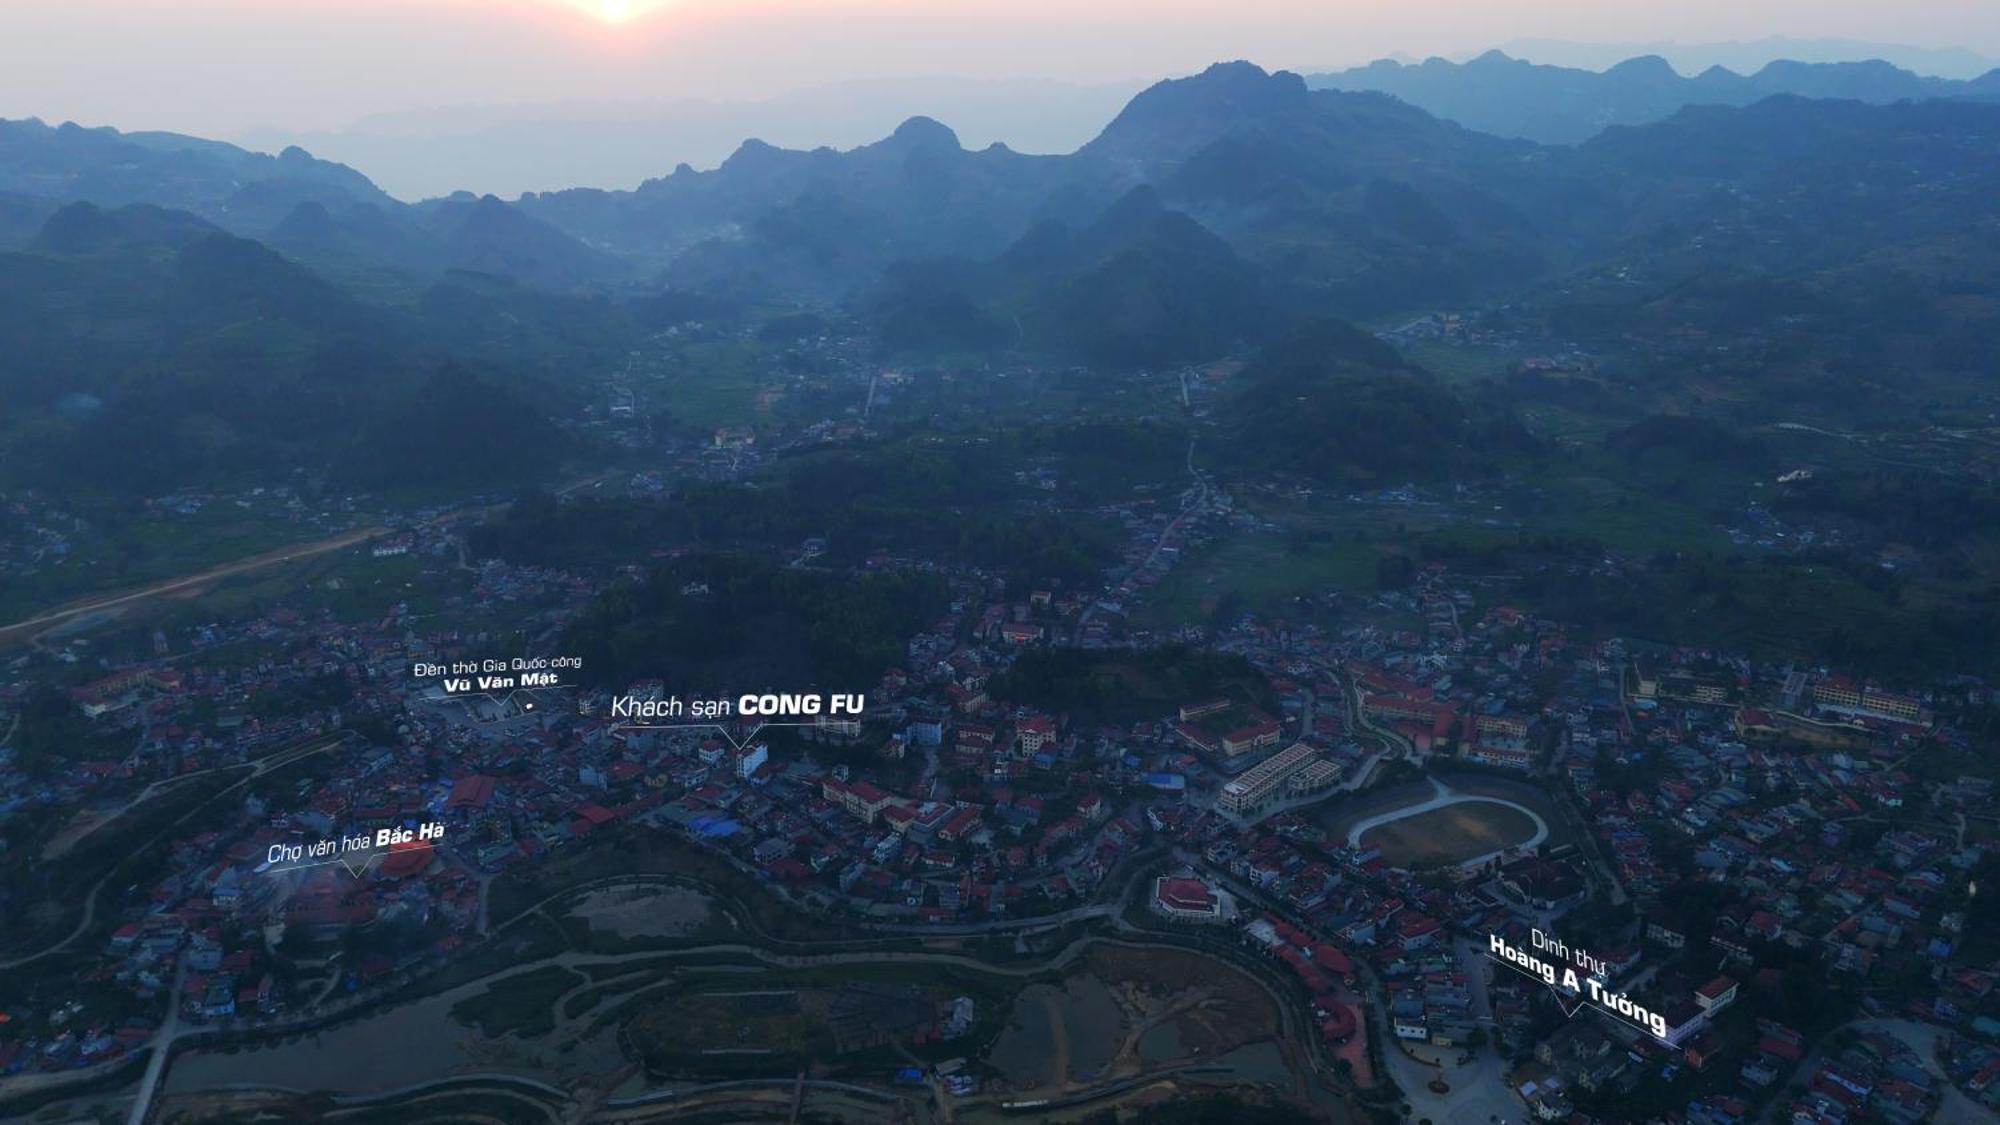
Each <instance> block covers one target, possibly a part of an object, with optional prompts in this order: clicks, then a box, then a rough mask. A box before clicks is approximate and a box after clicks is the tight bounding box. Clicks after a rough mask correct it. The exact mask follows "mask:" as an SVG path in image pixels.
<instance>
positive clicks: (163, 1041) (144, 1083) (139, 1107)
mask: <svg viewBox="0 0 2000 1125" xmlns="http://www.w3.org/2000/svg"><path fill="white" fill-rule="evenodd" d="M187 970H188V965H187V958H186V957H182V958H181V959H180V964H179V965H178V966H176V967H175V969H174V987H173V988H172V989H171V990H169V991H168V992H167V1018H166V1022H164V1023H162V1024H160V1030H159V1033H158V1034H157V1035H155V1036H153V1057H152V1058H150V1059H148V1060H146V1076H145V1077H144V1078H142V1079H140V1080H139V1093H138V1095H137V1096H136V1097H134V1098H133V1099H132V1112H131V1113H130V1114H129V1115H128V1116H127V1117H126V1118H125V1125H146V1116H147V1115H148V1114H150V1113H152V1112H153V1095H154V1094H156V1093H158V1092H159V1089H160V1079H162V1078H164V1077H166V1073H167V1059H168V1058H169V1057H170V1056H172V1055H173V1053H174V1040H175V1039H176V1038H178V1037H179V1036H180V1033H181V988H182V986H183V985H185V984H186V983H187Z"/></svg>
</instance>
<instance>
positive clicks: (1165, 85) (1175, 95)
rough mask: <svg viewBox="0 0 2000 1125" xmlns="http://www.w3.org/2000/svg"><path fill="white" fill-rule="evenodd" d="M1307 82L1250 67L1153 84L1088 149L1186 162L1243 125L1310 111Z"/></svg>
mask: <svg viewBox="0 0 2000 1125" xmlns="http://www.w3.org/2000/svg"><path fill="white" fill-rule="evenodd" d="M1310 105H1311V92H1310V91H1308V90H1307V89H1306V81H1305V79H1304V78H1302V77H1300V76H1299V75H1296V74H1293V73H1291V72H1290V71H1284V70H1280V71H1276V72H1267V71H1265V70H1264V69H1263V68H1262V67H1259V66H1257V65H1256V64H1254V63H1248V62H1224V63H1216V64H1214V65H1213V66H1210V67H1209V68H1208V69H1207V70H1204V71H1202V72H1201V73H1200V74H1197V75H1193V76H1191V77H1188V78H1170V79H1167V80H1166V81H1164V82H1157V83H1154V84H1153V85H1152V86H1149V87H1147V88H1146V89H1145V90H1143V91H1141V92H1140V93H1139V95H1138V96H1137V97H1135V98H1133V99H1132V101H1131V102H1130V103H1129V104H1127V105H1126V107H1125V109H1124V111H1123V112H1122V113H1120V114H1119V115H1118V116H1117V117H1116V118H1114V119H1113V120H1112V122H1111V124H1109V125H1107V126H1105V129H1104V132H1103V133H1102V134H1100V135H1099V136H1098V138H1097V139H1096V140H1094V141H1092V142H1091V143H1090V144H1089V145H1088V146H1086V148H1087V149H1088V150H1094V151H1098V152H1106V151H1107V150H1116V151H1118V152H1120V153H1121V154H1126V155H1138V154H1140V153H1143V154H1145V155H1147V156H1149V157H1154V158H1158V157H1166V158H1168V159H1181V158H1184V157H1186V156H1187V155H1188V154H1190V153H1192V152H1194V151H1196V150H1198V149H1200V148H1202V147H1204V146H1206V145H1207V144H1208V142H1210V141H1211V140H1213V139H1214V138H1215V137H1216V136H1218V135H1221V134H1224V133H1227V132H1229V131H1231V130H1232V129H1234V128H1236V127H1237V126H1240V125H1245V124H1254V125H1259V126H1271V125H1282V123H1283V122H1284V121H1286V120H1287V119H1288V118H1290V117H1294V116H1296V115H1297V114H1299V113H1301V112H1304V111H1306V110H1308V109H1309V108H1310Z"/></svg>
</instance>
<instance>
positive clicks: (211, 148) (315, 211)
mask: <svg viewBox="0 0 2000 1125" xmlns="http://www.w3.org/2000/svg"><path fill="white" fill-rule="evenodd" d="M73 202H89V203H92V204H96V205H98V206H100V207H120V206H124V205H127V204H144V205H147V206H152V207H161V208H169V209H174V210H180V211H185V212H187V213H189V214H192V215H196V216H199V217H200V218H202V219H205V220H207V221H209V222H211V223H213V224H215V225H216V226H218V227H220V228H222V229H224V230H226V231H228V232H230V233H232V234H235V235H238V236H240V237H244V238H253V239H257V240H259V241H263V242H266V243H268V244H270V245H271V246H273V247H275V248H277V249H280V250H283V251H284V252H286V253H287V254H290V255H292V256H294V257H296V258H298V259H299V260H301V261H303V262H306V263H308V264H310V265H312V266H314V267H316V268H320V269H323V270H325V271H327V272H329V273H331V274H336V275H343V276H355V275H366V274H370V273H376V272H378V271H390V272H392V273H395V274H397V275H400V276H402V277H403V280H404V282H405V283H407V282H408V281H410V280H418V281H425V282H427V281H430V280H434V279H435V278H436V277H438V276H441V275H442V274H444V273H446V272H448V271H453V270H462V271H472V272H478V273H485V274H491V275H496V276H499V277H503V278H506V279H508V280H512V281H518V282H521V283H524V284H529V285H533V286H536V287H539V288H544V289H562V288H574V287H582V286H588V285H595V284H601V283H609V282H615V281H618V280H621V279H622V278H623V277H624V276H625V274H626V268H625V266H624V264H623V263H622V262H620V261H619V260H618V259H617V258H615V257H613V256H611V255H608V254H605V253H602V252H600V251H596V250H592V249H590V248H589V247H586V246H583V245H581V244H579V243H577V242H576V241H575V240H574V239H572V238H570V237H569V236H567V235H565V234H563V233H562V232H560V231H557V230H554V229H552V228H549V227H546V226H544V225H543V224H540V223H538V222H536V221H535V220H533V219H531V218H529V217H527V216H526V215H524V214H522V213H521V212H520V211H518V210H517V209H515V208H514V207H513V206H512V205H510V204H506V203H503V202H501V201H500V200H498V199H495V198H493V197H491V196H486V197H473V196H470V195H454V196H450V197H446V198H443V199H438V200H431V201H428V202H426V203H423V204H414V205H413V204H408V203H404V202H401V201H399V200H397V199H394V198H392V197H391V196H390V195H389V194H388V193H386V192H384V191H383V190H382V189H380V188H379V187H377V186H375V184H374V183H373V182H372V181H370V180H369V179H368V177H366V176H364V175H362V174H361V173H359V172H357V171H355V170H354V169H352V168H349V167H347V166H345V165H342V164H335V163H331V162H329V161H325V160H320V159H318V158H316V157H314V156H312V155H311V154H309V153H307V152H306V151H305V150H304V149H301V148H296V147H294V148H287V149H285V150H283V151H282V152H280V153H279V154H278V155H276V156H271V155H267V154H264V153H255V152H249V151H246V150H244V149H241V148H238V147H237V146H235V145H230V144H224V143H222V142H220V141H210V140H203V139H201V138H198V137H187V136H182V135H179V134H175V133H121V132H118V131H117V130H115V129H109V128H97V129H86V128H83V127H81V126H78V125H75V124H63V125H59V126H50V125H47V124H44V123H43V122H41V121H36V120H27V121H4V120H0V249H6V248H9V247H19V246H23V245H25V244H27V243H28V242H29V241H30V240H32V238H33V237H34V231H35V230H36V229H37V228H38V227H39V225H40V224H41V223H42V222H44V221H46V220H47V219H48V218H49V216H50V215H51V214H53V213H54V211H55V210H56V209H57V208H58V207H60V206H62V205H63V204H66V203H73ZM377 281H378V283H379V281H380V279H379V278H378V279H377Z"/></svg>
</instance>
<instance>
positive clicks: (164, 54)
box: [0, 0, 2000, 135]
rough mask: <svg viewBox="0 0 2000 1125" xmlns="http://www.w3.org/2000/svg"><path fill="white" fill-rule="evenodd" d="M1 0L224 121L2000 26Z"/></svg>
mask: <svg viewBox="0 0 2000 1125" xmlns="http://www.w3.org/2000/svg"><path fill="white" fill-rule="evenodd" d="M1642 8H1643V11H1642V10H1641V9H1642ZM6 9H7V11H6V14H5V16H4V17H0V20H4V22H0V28H4V32H5V33H4V34H0V116H12V117H19V116H26V115H38V116H42V117H45V118H49V119H53V120H62V119H74V120H78V121H83V122H86V123H92V124H100V123H101V124H116V125H119V126H120V127H126V128H171V129H178V130H183V131H189V132H201V133H209V134H223V135H231V134H239V133H241V132H243V131H245V130H248V129H250V128H252V127H255V126H260V125H267V126H277V127H281V128H284V129H291V130H311V129H334V128H340V127H343V126H346V125H348V124H349V123H351V122H353V121H355V120H356V119H359V118H361V117H364V116H366V115H369V114H374V113H382V112H389V111H396V110H403V109H411V108H422V107H429V106H451V105H480V104H507V103H549V102H560V101H602V100H621V101H629V100H633V99H669V98H710V99H718V98H719V99H742V98H762V97H769V96H772V95H776V94H781V93H784V92H788V91H794V90H799V89H802V88H806V87H810V86H814V85H818V84H822V83H831V82H842V81H849V80H854V79H862V78H902V77H912V76H922V75H939V74H949V75H954V76H960V77H968V78H1021V77H1035V78H1049V79H1059V80H1063V81H1068V82H1078V83H1088V84H1098V83H1107V82H1119V83H1122V82H1129V81H1136V80H1140V79H1144V78H1150V77H1157V76H1160V75H1164V74H1170V73H1180V72H1186V71H1190V70H1193V69H1196V68H1198V67H1200V66H1202V65H1204V64H1205V63H1208V62H1210V61H1213V60H1216V59H1220V58H1236V57H1241V58H1249V59H1253V60H1255V61H1257V62H1259V63H1262V64H1264V65H1266V66H1282V67H1289V68H1294V69H1312V68H1318V67H1324V66H1336V65H1346V64H1351V63H1355V62H1360V61H1365V60H1367V59H1369V58H1373V57H1378V56H1381V55H1385V54H1390V53H1394V52H1406V53H1413V54H1418V55H1423V54H1456V53H1464V52H1469V51H1474V50H1478V49H1481V48H1484V47H1488V46H1492V45H1494V44H1497V43H1502V42H1507V41H1510V40H1518V39H1523V38H1535V37H1544V38H1546V37H1556V38H1563V39H1572V40H1626V41H1632V40H1639V41H1683V42H1686V41H1712V40H1721V39H1745V38H1758V37H1763V36H1768V35H1790V36H1840V37H1849V38H1862V39H1873V40H1877V41H1887V42H1903V43H1915V44H1919V45H1926V46H1969V47H1973V48H1975V49H1981V50H1985V51H1987V52H1988V53H1993V52H1994V50H1995V49H1996V48H2000V5H1995V4H1992V3H1989V2H1986V0H1907V2H1905V3H1902V4H1897V5H1885V4H1880V3H1878V2H1875V0H1759V2H1758V3H1755V4H1745V3H1742V2H1741V0H1683V2H1681V3H1679V4H1675V5H1671V6H1668V5H1644V6H1640V5H1632V4H1619V3H1608V2H1603V0H1477V2H1476V0H1427V2H1426V0H1416V2H1411V0H1234V2H1232V3H1227V4H1224V3H1220V2H1216V0H1207V2H1202V3H1194V2H1190V0H922V2H919V0H810V2H808V0H173V2H170V0H8V2H7V4H6ZM612 16H616V17H618V18H609V17H612Z"/></svg>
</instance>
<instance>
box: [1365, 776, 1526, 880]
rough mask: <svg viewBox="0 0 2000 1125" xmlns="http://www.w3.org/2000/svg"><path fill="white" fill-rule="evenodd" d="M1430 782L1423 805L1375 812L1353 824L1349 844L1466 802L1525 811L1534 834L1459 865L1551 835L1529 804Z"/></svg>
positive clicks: (1474, 863) (1483, 860) (1475, 862)
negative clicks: (1408, 819)
mask: <svg viewBox="0 0 2000 1125" xmlns="http://www.w3.org/2000/svg"><path fill="white" fill-rule="evenodd" d="M1430 781H1431V789H1432V793H1431V797H1430V799H1429V800H1427V801H1424V802H1423V803H1421V804H1416V805H1406V806H1404V807H1403V808H1400V809H1390V810H1389V811H1388V812H1383V813H1376V814H1375V815H1374V816H1371V817H1369V818H1367V819H1366V820H1363V821H1362V822H1361V823H1359V824H1356V825H1355V826H1354V827H1352V828H1350V829H1348V830H1347V846H1348V847H1350V848H1355V847H1360V846H1361V837H1362V834H1363V833H1365V832H1367V831H1368V830H1369V829H1371V828H1375V827H1377V826H1379V825H1383V824H1388V823H1390V822H1391V821H1397V820H1402V819H1403V818H1404V817H1410V816H1416V815H1417V814H1418V813H1426V812H1429V811H1431V810H1432V809H1442V808H1448V807H1450V806H1452V805H1457V804H1464V803H1467V802H1472V803H1484V804H1489V805H1505V806H1507V807H1508V808H1510V809H1513V810H1514V811H1515V812H1518V813H1522V814H1523V815H1525V816H1527V818H1528V819H1530V820H1532V821H1534V822H1535V834H1534V835H1533V836H1531V837H1529V838H1528V839H1526V840H1524V841H1522V842H1521V843H1518V844H1514V845H1512V846H1510V847H1505V848H1501V849H1500V850H1499V851H1495V852H1488V853H1487V854H1485V855H1482V856H1475V857H1473V858H1472V859H1468V860H1466V861H1464V862H1463V863H1461V864H1460V865H1459V866H1461V867H1478V866H1479V865H1481V864H1483V863H1488V862H1491V861H1492V860H1495V859H1498V858H1499V857H1500V856H1503V855H1505V854H1507V853H1508V852H1511V851H1513V850H1515V849H1516V848H1532V847H1534V846H1535V845H1537V844H1539V843H1541V842H1542V841H1543V840H1546V839H1548V838H1549V822H1548V821H1546V820H1543V819H1542V818H1541V815H1540V814H1538V813H1536V812H1535V810H1533V809H1531V808H1528V807H1527V806H1526V805H1520V804H1516V803H1514V802H1513V801H1509V800H1507V799H1505V798H1503V797H1487V796H1482V795H1480V794H1477V793H1461V792H1459V791H1458V790H1456V789H1453V788H1452V787H1451V786H1449V785H1446V784H1445V783H1444V782H1442V781H1439V780H1438V779H1437V778H1435V777H1433V778H1431V779H1430Z"/></svg>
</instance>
